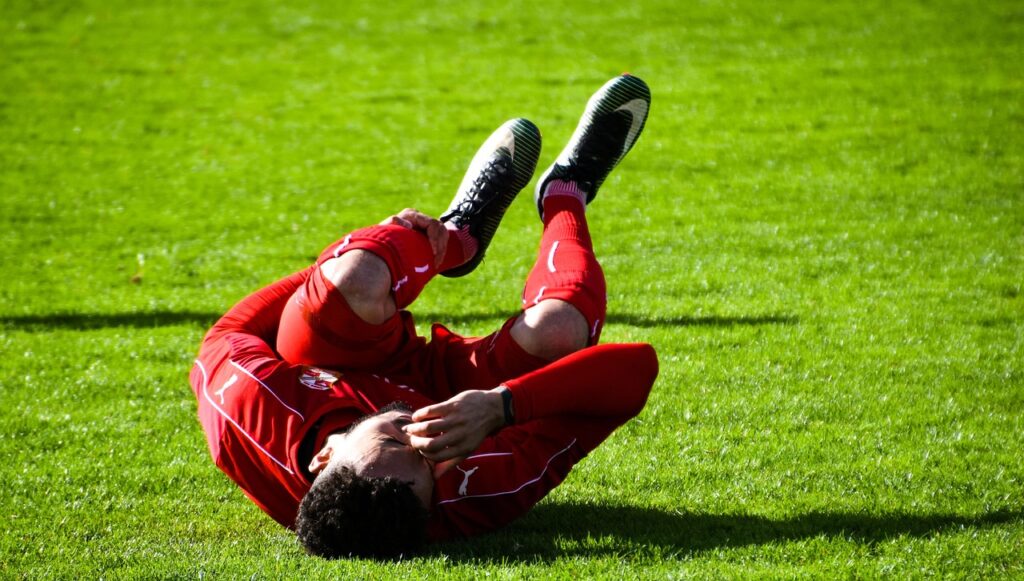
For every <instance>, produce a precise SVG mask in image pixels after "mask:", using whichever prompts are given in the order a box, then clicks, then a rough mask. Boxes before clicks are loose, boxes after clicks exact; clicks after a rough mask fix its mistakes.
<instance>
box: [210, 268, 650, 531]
mask: <svg viewBox="0 0 1024 581" xmlns="http://www.w3.org/2000/svg"><path fill="white" fill-rule="evenodd" d="M309 272H310V271H309V270H307V271H303V272H300V273H297V274H295V275H292V276H291V277H288V278H286V279H283V280H281V281H279V282H277V283H275V284H273V285H271V286H269V287H266V288H265V289H262V290H260V291H258V292H257V293H255V294H253V295H251V296H250V297H248V298H246V299H244V300H243V301H242V302H240V303H239V304H238V305H236V306H235V307H234V308H232V309H231V311H229V312H228V313H227V314H226V315H225V316H224V317H222V318H221V320H220V321H218V322H217V324H216V325H214V327H213V328H212V329H211V330H210V332H209V333H207V335H206V338H205V339H204V341H203V345H202V347H201V349H200V352H199V356H198V358H197V359H196V362H195V366H194V367H193V369H192V372H191V374H190V382H191V384H192V388H193V391H194V392H195V394H196V399H197V402H198V415H199V420H200V423H201V424H202V426H203V429H204V430H205V432H206V437H207V443H208V445H209V449H210V454H211V456H212V457H213V459H214V462H215V463H216V464H217V466H218V467H219V468H220V469H221V470H223V471H224V472H225V474H227V475H228V476H229V477H230V478H231V479H232V480H234V481H235V482H236V483H237V484H238V485H239V486H240V487H241V488H242V490H243V491H244V492H245V494H246V495H247V496H248V497H249V498H250V499H252V500H253V502H255V503H256V504H257V505H258V506H259V507H260V508H261V509H263V510H264V511H265V512H266V513H267V514H269V515H270V516H271V517H273V518H274V519H275V520H276V521H278V522H279V523H281V524H282V525H284V526H286V527H289V528H291V527H293V526H294V522H295V517H296V515H297V513H298V507H299V503H300V502H301V500H302V497H303V496H304V495H305V494H306V492H307V491H308V490H309V487H310V485H311V482H312V476H311V475H310V474H309V473H308V472H307V471H306V466H305V465H304V464H308V462H309V460H310V457H311V455H312V454H313V453H315V452H316V451H319V449H320V448H321V447H322V446H323V443H324V440H325V439H326V437H327V435H328V434H330V433H332V432H336V431H339V430H342V429H344V428H345V427H346V426H347V425H349V424H350V423H351V422H353V421H354V420H356V419H358V418H359V417H361V416H363V415H366V414H368V413H372V412H374V411H376V410H377V409H379V408H381V407H383V406H385V405H387V404H389V403H391V402H393V401H404V402H406V403H408V404H409V405H410V407H412V408H413V409H418V408H421V407H425V406H427V405H431V404H433V403H437V402H439V401H443V400H444V399H447V398H448V397H450V396H451V394H452V391H453V390H451V389H449V386H448V381H447V380H445V379H444V378H440V379H439V376H438V374H437V373H427V374H424V375H422V376H419V377H403V378H401V379H396V378H387V377H381V376H377V375H374V374H370V373H362V372H358V373H357V372H338V371H334V370H327V369H320V368H316V367H307V366H301V365H292V364H289V363H287V362H285V361H283V360H281V359H280V357H279V356H278V355H277V354H276V353H275V351H274V350H273V349H272V348H271V347H270V344H271V343H272V342H273V338H274V337H275V336H276V332H277V324H278V320H279V318H280V315H281V311H282V310H283V308H284V305H285V303H286V302H287V301H288V298H289V297H290V296H291V294H292V293H293V292H294V291H295V289H296V288H298V286H299V285H300V284H301V283H302V281H303V280H304V279H305V277H306V276H307V275H308V274H309ZM450 336H451V334H450V333H448V332H447V331H444V330H442V332H440V333H437V332H435V335H434V341H435V342H442V343H443V341H444V340H445V337H450ZM441 349H442V350H443V345H442V346H441ZM656 375H657V359H656V357H655V355H654V351H653V349H651V347H650V346H647V345H603V346H599V347H592V348H589V349H585V350H583V351H581V352H578V353H576V354H573V355H572V356H570V357H567V358H565V359H562V360H560V361H558V362H556V363H554V364H552V365H549V366H547V367H544V368H542V369H540V370H537V371H534V372H532V373H529V374H526V375H524V376H523V377H520V378H516V379H513V380H510V381H506V382H505V385H507V386H508V387H509V389H510V390H511V391H512V394H513V400H514V405H515V409H516V420H517V423H516V425H515V426H510V427H507V428H504V429H502V430H500V431H498V432H497V433H496V434H494V435H492V436H490V437H488V438H487V439H485V440H484V442H483V443H482V444H481V445H480V447H479V448H478V449H477V450H476V451H475V452H474V453H473V454H472V455H471V456H469V457H468V458H466V460H464V461H463V462H461V463H460V464H459V465H458V466H456V467H455V468H454V469H453V470H451V471H449V472H448V473H446V474H445V475H443V476H442V477H441V478H439V479H438V480H437V481H436V482H435V487H434V494H433V499H432V501H431V506H430V507H429V510H430V520H429V522H428V533H429V536H430V538H431V539H433V540H441V539H447V538H452V537H460V536H468V535H473V534H478V533H482V532H486V531H489V530H492V529H494V528H497V527H499V526H501V525H504V524H506V523H508V522H510V521H512V520H514V519H515V518H517V517H519V516H521V515H523V514H524V513H525V512H526V511H528V510H529V509H530V508H531V507H532V506H533V505H534V504H536V503H537V502H538V501H539V500H540V499H542V498H543V497H544V496H545V495H546V494H547V493H548V492H549V491H550V490H551V489H553V488H554V487H555V486H557V485H558V484H559V483H561V482H562V480H563V479H564V478H565V477H566V475H567V474H568V473H569V470H570V469H571V467H572V466H573V465H574V464H575V463H576V462H578V461H579V460H580V459H582V458H583V457H584V456H586V454H587V453H588V452H589V451H590V450H592V449H593V448H594V447H596V446H597V445H598V444H599V443H600V442H602V441H603V440H604V439H605V438H606V437H607V436H608V435H609V434H610V433H611V432H612V431H613V430H614V429H615V428H616V427H618V426H619V425H621V424H622V423H624V422H625V421H627V420H628V419H629V418H631V417H633V416H634V415H636V414H637V413H639V411H640V410H641V409H642V407H643V404H644V402H645V401H646V398H647V395H648V393H649V391H650V388H651V385H652V384H653V382H654V378H655V376H656ZM449 379H450V381H451V383H457V378H449ZM455 391H457V390H455Z"/></svg>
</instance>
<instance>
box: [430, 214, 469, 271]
mask: <svg viewBox="0 0 1024 581" xmlns="http://www.w3.org/2000/svg"><path fill="white" fill-rule="evenodd" d="M444 227H445V228H447V229H448V247H447V249H446V250H445V252H444V260H443V261H442V262H441V266H439V267H437V269H438V270H439V271H440V272H444V271H446V270H449V269H452V268H455V267H456V266H462V265H463V264H465V263H466V262H467V261H469V259H470V258H473V255H474V254H476V249H477V241H476V238H473V236H471V235H470V233H469V228H461V229H460V228H456V227H455V226H452V224H451V222H445V224H444Z"/></svg>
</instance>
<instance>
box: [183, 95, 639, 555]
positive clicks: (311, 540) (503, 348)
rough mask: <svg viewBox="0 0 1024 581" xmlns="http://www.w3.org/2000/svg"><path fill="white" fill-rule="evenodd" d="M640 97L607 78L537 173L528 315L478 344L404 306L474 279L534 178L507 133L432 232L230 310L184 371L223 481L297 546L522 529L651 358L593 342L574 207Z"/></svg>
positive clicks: (328, 258) (534, 138) (396, 224)
mask: <svg viewBox="0 0 1024 581" xmlns="http://www.w3.org/2000/svg"><path fill="white" fill-rule="evenodd" d="M649 104H650V92H649V90H648V88H647V86H646V84H645V83H644V82H643V81H641V80H640V79H638V78H636V77H632V76H629V75H623V76H621V77H617V78H615V79H612V80H611V81H609V82H608V83H607V84H606V85H605V86H604V87H602V88H601V89H600V90H599V91H598V92H597V93H596V94H595V95H594V96H593V97H592V98H591V99H590V101H589V103H588V105H587V108H586V110H585V112H584V115H583V118H582V119H581V121H580V124H579V126H578V127H577V129H576V132H575V133H574V134H573V136H572V138H571V140H570V142H569V144H568V145H567V146H566V147H565V149H564V150H563V151H562V153H561V155H560V156H559V157H558V158H557V159H556V161H555V162H554V163H553V165H552V166H551V167H550V168H548V170H547V171H546V172H545V173H544V174H543V175H542V176H541V177H540V179H539V181H538V184H537V188H536V194H535V198H536V203H537V209H538V211H539V213H540V216H541V220H542V222H543V225H544V230H543V235H542V238H541V245H540V252H539V255H538V257H537V261H536V264H535V265H534V267H533V269H532V270H531V272H530V274H529V276H528V278H527V280H526V285H525V290H524V291H523V300H522V302H523V312H522V313H521V314H519V315H517V316H514V317H512V318H510V319H509V320H508V321H507V322H505V324H504V325H502V327H501V328H500V329H499V330H497V331H496V332H494V333H493V334H491V335H489V336H487V337H462V336H459V335H457V334H455V333H452V332H451V331H449V330H447V329H446V328H444V327H443V326H441V325H438V324H435V325H434V326H433V328H432V331H431V340H430V341H429V342H428V341H426V340H425V339H424V338H423V337H420V336H418V335H417V333H416V330H415V327H414V325H413V318H412V315H411V314H410V313H409V312H408V311H406V310H405V308H406V307H407V306H409V305H410V304H411V303H412V302H413V300H415V298H416V297H417V295H418V294H419V293H420V291H421V290H422V289H423V287H424V285H426V284H427V283H428V282H429V281H430V279H431V278H433V277H434V276H435V275H436V274H441V275H445V276H450V277H454V276H463V275H465V274H468V273H470V272H471V271H472V270H473V269H475V268H476V266H477V265H478V264H480V261H481V260H482V258H483V256H484V253H485V251H486V249H487V246H488V244H489V243H490V240H491V238H492V236H493V235H494V233H495V230H496V229H497V227H498V224H499V222H500V220H501V218H502V216H503V215H504V213H505V211H506V209H507V208H508V207H509V205H510V204H511V202H512V200H513V199H514V198H515V196H516V194H517V193H518V192H519V191H520V190H521V189H522V188H523V187H524V186H525V185H526V184H527V183H528V182H529V180H530V178H531V176H532V174H533V171H534V169H535V167H536V164H537V159H538V156H539V151H540V133H539V132H538V131H537V128H536V127H535V126H534V125H533V124H532V123H530V122H529V121H526V120H525V119H514V120H512V121H509V122H507V123H505V124H504V125H502V126H501V127H500V128H499V129H498V130H497V131H495V132H494V134H492V135H491V137H490V138H489V139H488V140H487V141H486V142H485V143H484V144H483V146H482V147H481V148H480V150H479V151H478V153H477V155H476V156H475V157H474V158H473V161H472V163H471V164H470V167H469V170H468V172H467V174H466V177H465V179H464V180H463V182H462V184H461V186H460V187H459V190H458V193H457V194H456V196H455V199H454V200H453V201H452V204H451V206H450V207H449V208H448V210H447V211H446V212H445V213H444V214H442V216H441V218H440V220H435V219H433V218H430V217H428V216H426V215H425V214H422V213H420V212H417V211H415V210H403V211H402V212H400V213H399V214H397V215H396V216H392V217H391V218H389V219H387V220H385V222H384V223H382V224H380V225H377V226H372V227H368V228H364V229H361V230H356V231H354V232H352V233H350V234H347V235H345V236H344V237H342V238H341V239H340V240H338V241H337V242H335V243H333V244H331V245H330V246H328V247H327V249H326V250H324V252H323V253H322V254H321V255H320V257H319V258H318V259H317V261H316V263H315V264H313V265H312V266H310V267H309V268H307V269H305V270H303V271H301V272H298V273H296V274H293V275H291V276H289V277H287V278H285V279H283V280H280V281H278V282H276V283H274V284H272V285H270V286H268V287H266V288H264V289H262V290H260V291H258V292H256V293H255V294H253V295H251V296H249V297H247V298H245V299H243V300H242V301H241V302H240V303H238V304H237V305H235V306H234V307H233V308H232V309H231V310H230V311H229V312H228V313H227V314H226V315H224V317H222V318H221V319H220V320H219V321H218V322H217V323H216V324H215V325H214V326H213V328H212V329H211V330H210V331H209V333H207V335H206V337H205V339H204V340H203V344H202V347H201V348H200V352H199V356H198V358H197V359H196V362H195V366H194V367H193V370H192V372H191V374H190V381H191V384H192V387H193V390H194V392H195V395H196V398H197V400H198V414H199V419H200V422H201V424H202V426H203V428H204V430H205V431H206V436H207V441H208V444H209V449H210V453H211V455H212V456H213V459H214V461H215V463H216V464H217V466H218V467H220V468H221V470H223V471H224V472H225V473H226V474H227V475H228V476H229V477H230V478H231V479H233V480H234V481H235V482H236V483H237V484H238V485H239V486H240V487H241V488H242V490H243V491H244V492H245V494H246V495H247V496H249V498H250V499H252V500H253V501H254V502H255V503H256V504H257V505H258V506H259V507H260V508H262V509H263V510H264V511H265V512H267V513H268V514H269V515H270V516H271V517H273V518H274V519H275V520H277V521H278V522H280V523H281V524H282V525H284V526H286V527H294V528H295V529H296V531H297V533H298V537H299V539H300V541H301V542H302V544H303V545H304V546H305V548H306V549H307V551H308V552H310V553H312V554H316V555H321V556H325V557H340V556H348V555H357V556H373V557H394V556H398V555H403V554H405V555H407V554H410V553H411V552H413V551H415V550H416V548H417V547H419V546H420V544H421V543H422V542H423V541H424V540H443V539H449V538H457V537H463V536H468V535H473V534H478V533H482V532H485V531H488V530H492V529H494V528H496V527H499V526H501V525H504V524H505V523H507V522H509V521H511V520H513V519H515V518H517V517H519V516H521V515H522V514H524V513H525V512H526V511H528V510H529V509H530V508H531V507H532V506H533V505H534V504H536V503H537V502H538V501H539V500H540V499H542V498H543V497H544V496H545V495H546V494H547V493H548V492H549V491H550V490H551V489H552V488H554V487H555V486H557V485H558V484H559V483H561V482H562V480H563V479H564V478H565V477H566V476H567V475H568V473H569V471H570V469H571V468H572V466H573V465H574V464H576V463H577V462H578V461H580V460H581V459H582V458H583V457H584V456H586V454H588V453H589V452H590V451H591V450H593V449H594V448H595V447H597V446H598V445H599V444H600V443H601V442H602V441H604V440H605V439H606V438H607V437H608V436H609V435H610V434H611V433H612V431H614V430H615V429H616V428H617V427H618V426H620V425H622V424H623V423H625V422H626V421H628V420H629V419H630V418H632V417H634V416H635V415H637V414H638V413H639V412H640V411H641V409H642V408H643V406H644V404H645V403H646V400H647V396H648V394H649V392H650V389H651V387H652V385H653V383H654V379H655V377H656V376H657V368H658V364H657V357H656V355H655V353H654V350H653V349H652V348H651V347H650V346H649V345H644V344H628V345H626V344H623V345H600V346H599V345H597V342H598V338H599V336H600V333H601V326H602V324H603V322H604V319H605V301H606V296H605V281H604V275H603V273H602V271H601V267H600V265H599V264H598V262H597V259H596V258H595V256H594V252H593V249H592V245H591V241H590V235H589V231H588V228H587V221H586V213H585V209H586V206H587V205H588V204H589V203H590V202H591V201H592V200H593V199H594V197H595V195H596V194H597V192H598V189H599V188H600V186H601V184H602V183H603V181H604V180H605V178H606V177H607V176H608V173H609V172H610V171H611V170H612V168H614V167H615V166H616V165H617V164H618V162H619V161H620V160H621V159H622V158H623V157H624V156H625V154H626V153H627V152H628V151H629V150H630V149H631V148H632V146H633V144H634V143H635V141H636V139H637V137H639V135H640V132H641V130H642V129H643V126H644V123H645V121H646V118H647V110H648V107H649Z"/></svg>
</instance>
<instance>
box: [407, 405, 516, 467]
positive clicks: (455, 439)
mask: <svg viewBox="0 0 1024 581" xmlns="http://www.w3.org/2000/svg"><path fill="white" fill-rule="evenodd" d="M500 389H501V388H494V389H492V390H489V391H481V390H469V391H463V392H461V393H459V394H457V395H455V396H454V397H452V398H451V399H448V400H447V401H443V402H441V403H439V404H434V405H432V406H427V407H425V408H421V409H418V410H416V412H415V413H413V414H412V420H413V422H414V423H412V424H408V425H407V426H405V428H403V429H404V430H405V432H406V433H407V434H409V436H410V437H409V444H410V445H411V446H412V447H413V448H415V449H416V450H418V451H419V453H420V454H422V455H423V456H424V457H425V458H427V459H428V460H433V461H434V462H436V463H437V464H438V468H439V469H440V470H439V472H441V473H443V472H444V471H445V470H447V469H449V468H451V467H452V466H454V465H455V464H457V463H458V462H459V461H461V460H462V459H463V458H465V457H466V456H468V455H469V454H470V453H471V452H472V451H473V450H476V449H477V447H478V446H479V445H480V442H482V441H483V440H484V438H486V437H487V435H488V434H490V433H491V432H493V431H494V430H496V429H498V428H500V427H502V426H503V425H505V408H504V405H503V403H502V399H501V391H500ZM451 460H455V462H450V461H451ZM437 476H440V474H437V473H435V477H437Z"/></svg>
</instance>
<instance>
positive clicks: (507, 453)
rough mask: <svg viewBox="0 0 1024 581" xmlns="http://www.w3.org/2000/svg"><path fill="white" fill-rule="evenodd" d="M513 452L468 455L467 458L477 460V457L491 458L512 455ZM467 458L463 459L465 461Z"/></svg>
mask: <svg viewBox="0 0 1024 581" xmlns="http://www.w3.org/2000/svg"><path fill="white" fill-rule="evenodd" d="M511 455H512V452H490V453H487V454H477V455H476V456H467V457H466V460H476V459H477V458H490V457H491V456H511ZM466 460H463V462H465V461H466Z"/></svg>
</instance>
